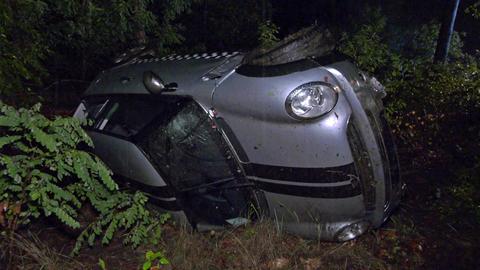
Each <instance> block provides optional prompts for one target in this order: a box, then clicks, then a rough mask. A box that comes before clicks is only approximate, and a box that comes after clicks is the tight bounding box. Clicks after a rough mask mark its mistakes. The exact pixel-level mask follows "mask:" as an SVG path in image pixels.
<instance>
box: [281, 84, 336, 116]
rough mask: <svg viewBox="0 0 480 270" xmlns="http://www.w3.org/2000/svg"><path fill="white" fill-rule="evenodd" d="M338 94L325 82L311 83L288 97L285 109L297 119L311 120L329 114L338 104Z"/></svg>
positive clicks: (300, 87) (301, 86)
mask: <svg viewBox="0 0 480 270" xmlns="http://www.w3.org/2000/svg"><path fill="white" fill-rule="evenodd" d="M337 99H338V93H337V92H336V91H335V89H334V88H333V86H332V85H330V84H328V83H325V82H310V83H306V84H302V85H300V86H299V87H297V88H295V89H294V90H293V91H292V92H290V94H289V95H288V97H287V100H286V102H285V108H286V110H287V112H288V114H290V116H292V117H294V118H297V119H311V118H316V117H319V116H322V115H325V114H327V113H329V112H330V111H331V110H332V109H333V107H335V104H337Z"/></svg>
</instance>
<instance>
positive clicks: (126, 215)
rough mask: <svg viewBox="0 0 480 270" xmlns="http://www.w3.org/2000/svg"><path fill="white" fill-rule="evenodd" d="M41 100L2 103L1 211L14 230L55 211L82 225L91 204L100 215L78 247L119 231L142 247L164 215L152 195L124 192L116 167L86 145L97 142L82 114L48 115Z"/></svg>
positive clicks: (105, 240)
mask: <svg viewBox="0 0 480 270" xmlns="http://www.w3.org/2000/svg"><path fill="white" fill-rule="evenodd" d="M39 110H40V105H38V104H37V105H35V106H34V107H33V108H32V109H24V108H22V109H19V110H16V109H14V108H13V107H10V106H7V105H5V104H3V103H0V136H1V137H0V172H1V175H0V204H1V206H2V209H5V210H4V211H2V212H0V217H1V219H0V221H2V224H1V225H2V226H3V227H5V228H6V229H7V230H9V231H13V230H15V229H17V228H18V227H19V226H21V225H25V224H28V223H29V222H30V221H31V219H32V218H38V217H40V216H41V215H43V216H47V217H48V216H52V215H53V216H55V217H56V218H58V219H59V220H60V221H61V222H62V223H63V224H66V225H68V226H70V227H71V228H80V223H79V222H78V219H77V218H78V213H79V209H80V208H81V207H82V205H83V204H87V203H88V204H91V205H92V206H93V207H94V208H95V209H96V211H97V212H98V218H97V220H96V221H95V222H93V223H92V224H90V225H89V226H88V227H87V228H86V229H85V230H83V232H82V233H81V234H80V236H79V238H78V240H77V244H76V246H75V249H74V251H75V252H76V251H78V250H79V249H80V247H81V245H82V244H83V243H84V242H85V241H87V242H88V244H90V245H93V243H94V241H95V239H96V238H97V237H100V236H101V238H102V243H103V244H108V243H109V242H110V241H111V239H112V237H113V236H114V233H115V232H117V231H118V230H124V231H126V234H125V240H124V242H125V243H126V244H132V245H133V246H138V245H139V244H140V243H141V242H142V241H144V240H147V239H148V232H149V231H151V230H153V229H154V228H155V227H156V226H158V225H159V224H160V223H163V222H164V221H165V219H166V218H167V216H162V217H161V218H159V219H155V217H154V216H153V215H152V214H151V213H150V212H149V211H148V210H147V209H146V208H145V204H146V202H147V197H146V196H145V195H144V194H143V193H141V192H135V193H134V194H131V193H128V192H124V191H119V189H118V186H117V184H116V183H115V182H114V180H113V179H112V178H111V174H112V173H111V171H110V170H109V169H108V168H107V167H106V166H105V165H104V164H103V163H102V161H101V160H100V159H99V158H98V157H96V156H94V155H93V154H91V153H89V152H87V151H85V150H80V149H79V148H81V147H84V148H86V147H92V141H91V139H90V138H89V137H88V136H87V134H86V133H85V131H83V129H82V128H81V126H80V125H81V123H82V121H80V120H78V119H76V118H61V117H57V118H55V119H54V120H50V119H47V118H46V117H44V116H43V115H41V114H39Z"/></svg>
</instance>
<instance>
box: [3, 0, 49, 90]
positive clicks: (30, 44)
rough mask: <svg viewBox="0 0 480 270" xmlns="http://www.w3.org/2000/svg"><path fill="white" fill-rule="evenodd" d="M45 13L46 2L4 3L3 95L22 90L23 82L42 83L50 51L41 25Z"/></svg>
mask: <svg viewBox="0 0 480 270" xmlns="http://www.w3.org/2000/svg"><path fill="white" fill-rule="evenodd" d="M45 12H46V5H45V3H44V2H42V1H1V2H0V85H2V90H1V91H0V96H2V95H4V94H6V93H7V94H12V93H13V92H14V91H15V90H17V89H22V83H28V84H36V83H39V79H38V77H39V76H41V75H45V69H44V67H43V65H42V60H43V59H45V57H46V55H47V54H48V53H49V51H48V46H47V40H46V37H45V35H44V34H43V33H42V29H41V27H40V25H42V23H43V15H44V14H45ZM25 89H27V90H30V87H29V86H27V87H26V88H25Z"/></svg>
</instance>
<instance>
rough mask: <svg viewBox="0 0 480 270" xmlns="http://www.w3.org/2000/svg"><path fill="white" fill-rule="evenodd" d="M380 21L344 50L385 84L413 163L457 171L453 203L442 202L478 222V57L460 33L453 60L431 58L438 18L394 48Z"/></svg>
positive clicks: (393, 120) (347, 38)
mask: <svg viewBox="0 0 480 270" xmlns="http://www.w3.org/2000/svg"><path fill="white" fill-rule="evenodd" d="M373 18H375V17H373ZM379 21H380V22H384V21H383V20H378V19H377V20H372V22H371V23H370V24H367V25H364V26H361V27H359V30H358V31H356V32H354V33H351V34H350V35H347V34H345V35H344V39H343V41H344V44H342V46H341V47H340V49H341V50H342V51H343V52H344V53H346V54H347V55H349V56H350V57H352V59H353V60H354V61H355V62H356V63H357V64H358V65H359V66H360V67H361V69H363V70H366V71H368V72H370V73H372V74H375V76H378V77H379V79H380V81H382V82H383V83H384V85H385V86H386V89H387V93H388V96H387V98H386V100H385V101H386V108H385V109H386V114H387V116H388V119H389V122H390V125H391V126H392V127H393V129H394V130H393V132H394V134H395V135H396V137H397V139H399V140H398V141H399V142H400V144H401V145H402V148H404V149H406V150H408V153H409V157H410V158H411V160H412V161H411V163H412V164H409V166H412V167H413V168H414V169H415V168H419V167H420V168H422V170H425V168H428V167H430V168H432V167H433V168H434V167H435V166H439V164H443V165H446V167H444V168H443V170H450V171H454V175H455V176H454V177H453V179H451V180H450V182H449V183H448V184H447V194H448V195H449V197H451V198H453V202H451V203H448V205H447V206H442V207H441V209H442V212H443V213H448V214H447V215H446V216H448V217H449V218H451V217H452V215H453V214H455V215H460V216H462V215H461V213H465V214H466V215H468V216H469V217H474V218H475V219H476V220H477V221H480V210H479V209H480V195H479V193H478V190H479V188H480V181H479V179H480V178H479V177H480V171H479V168H480V167H479V166H480V163H479V162H478V160H477V161H476V160H475V158H477V159H478V153H479V152H480V144H479V143H478V136H479V135H480V126H478V123H477V122H478V119H479V118H480V59H479V58H478V56H472V55H468V54H466V53H464V52H463V51H462V41H461V35H460V34H458V33H457V34H455V35H454V36H453V40H452V47H451V48H450V52H449V59H450V61H449V62H448V63H446V64H434V63H432V57H433V54H434V48H435V42H436V40H435V39H436V37H437V35H438V29H439V26H438V24H435V23H429V24H425V25H422V26H420V27H419V28H418V29H417V30H415V31H412V32H413V34H412V35H410V36H409V37H410V40H407V41H405V42H404V44H405V45H406V46H405V47H404V48H403V49H401V50H395V49H393V48H392V46H388V45H386V44H389V43H390V42H389V39H388V38H387V37H388V36H389V33H388V31H387V30H386V28H385V27H384V26H385V25H384V24H382V23H379ZM393 39H395V38H393ZM440 166H442V165H440ZM437 184H438V183H437ZM463 217H464V216H462V218H463Z"/></svg>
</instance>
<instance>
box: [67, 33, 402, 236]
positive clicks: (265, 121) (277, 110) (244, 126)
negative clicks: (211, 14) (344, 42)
mask: <svg viewBox="0 0 480 270" xmlns="http://www.w3.org/2000/svg"><path fill="white" fill-rule="evenodd" d="M334 51H335V50H334V45H333V43H331V36H330V35H329V33H328V31H325V30H323V29H319V28H317V27H312V28H309V29H306V30H304V31H302V32H301V33H300V34H297V35H294V36H292V37H289V38H287V39H286V40H284V41H282V42H279V43H278V44H277V45H276V46H275V47H273V48H271V49H269V50H265V49H259V50H254V51H252V52H250V53H248V54H244V53H238V52H233V53H210V54H193V55H172V56H169V57H163V58H155V57H154V56H149V55H145V54H142V53H132V55H130V56H128V55H127V54H126V55H123V58H121V59H119V61H118V62H119V64H118V65H117V66H115V67H113V68H112V69H110V70H108V71H105V72H103V73H102V74H100V75H99V76H98V77H97V78H96V79H95V81H94V82H93V83H92V84H91V85H90V87H89V88H88V89H87V90H86V92H85V93H84V96H83V101H82V103H81V104H80V105H79V107H78V109H77V111H76V113H75V116H76V117H79V118H87V119H91V120H93V121H92V122H93V123H94V124H93V125H92V126H91V127H89V129H88V132H89V134H90V135H91V137H92V139H93V141H94V144H95V153H96V154H97V155H98V156H100V157H101V158H102V159H103V160H104V161H105V163H106V164H107V165H108V166H110V168H111V169H112V170H113V172H114V173H115V174H116V175H117V176H118V177H119V178H122V179H124V180H125V183H128V184H129V185H131V186H133V187H136V188H139V189H142V190H144V191H145V192H147V193H148V194H149V195H150V197H151V198H152V201H153V202H154V203H155V204H156V205H158V206H159V207H161V208H163V209H165V210H168V211H169V212H171V213H172V215H173V216H174V217H175V218H177V219H180V220H184V221H187V222H189V224H191V225H192V226H193V227H195V228H197V229H199V230H202V229H205V228H211V227H212V226H225V225H228V224H231V225H238V224H243V223H245V222H246V221H248V220H252V219H256V218H260V217H270V218H271V219H273V220H274V221H275V223H276V224H277V225H278V226H279V227H280V228H282V229H284V230H286V231H288V232H291V233H294V234H298V235H301V236H304V237H309V238H319V239H322V240H333V241H345V240H349V239H352V238H355V237H356V236H358V235H360V234H362V233H363V232H365V231H366V230H367V229H368V228H371V227H373V228H376V227H379V226H380V225H381V224H382V223H383V222H384V221H385V220H386V219H387V218H388V216H389V214H390V213H391V212H392V210H393V209H394V208H395V207H396V206H397V205H398V204H399V201H400V197H401V193H402V189H403V184H402V182H401V180H400V177H399V167H398V160H397V154H396V151H395V146H394V144H393V142H392V136H391V134H390V131H389V129H388V127H387V125H386V121H385V118H384V116H383V104H382V98H383V97H384V96H385V91H384V89H383V86H382V85H381V84H380V83H379V82H378V81H377V80H376V79H375V78H373V77H369V76H368V75H366V74H365V73H363V72H361V71H360V70H358V69H357V68H356V67H355V66H354V65H352V64H351V63H350V62H348V61H345V60H344V59H345V58H342V57H341V56H338V55H337V54H336V53H334Z"/></svg>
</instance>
